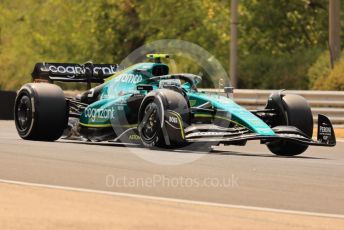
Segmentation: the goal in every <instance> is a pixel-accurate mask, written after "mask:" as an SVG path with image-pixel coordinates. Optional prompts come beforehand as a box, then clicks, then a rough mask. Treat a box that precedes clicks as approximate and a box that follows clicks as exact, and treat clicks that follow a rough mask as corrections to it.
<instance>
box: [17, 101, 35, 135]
mask: <svg viewBox="0 0 344 230" xmlns="http://www.w3.org/2000/svg"><path fill="white" fill-rule="evenodd" d="M16 109H17V111H16V112H17V116H16V119H17V125H18V126H17V127H18V129H19V130H21V131H25V130H27V129H28V128H29V127H30V125H31V122H32V106H31V101H30V98H29V97H28V96H26V95H24V96H23V97H21V98H20V100H19V103H18V105H17V108H16Z"/></svg>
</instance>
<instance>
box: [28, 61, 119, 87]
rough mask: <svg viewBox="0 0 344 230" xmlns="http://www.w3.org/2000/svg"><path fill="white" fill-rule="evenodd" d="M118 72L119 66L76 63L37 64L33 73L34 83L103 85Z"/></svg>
mask: <svg viewBox="0 0 344 230" xmlns="http://www.w3.org/2000/svg"><path fill="white" fill-rule="evenodd" d="M117 71H118V65H113V64H93V63H91V62H87V63H85V64H75V63H45V62H43V63H37V64H36V65H35V68H34V69H33V71H32V74H31V76H32V80H33V81H34V82H39V81H48V82H51V83H53V82H54V81H63V82H86V83H89V84H90V83H103V82H104V79H106V78H108V77H110V76H111V75H113V74H114V73H115V72H117Z"/></svg>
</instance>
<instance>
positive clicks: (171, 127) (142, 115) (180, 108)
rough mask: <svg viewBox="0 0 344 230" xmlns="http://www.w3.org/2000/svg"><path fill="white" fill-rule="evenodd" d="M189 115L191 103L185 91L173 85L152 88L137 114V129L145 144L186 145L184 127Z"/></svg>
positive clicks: (158, 145) (149, 145)
mask: <svg viewBox="0 0 344 230" xmlns="http://www.w3.org/2000/svg"><path fill="white" fill-rule="evenodd" d="M189 119H190V115H189V105H188V102H187V101H186V99H185V97H184V96H183V95H182V94H180V93H178V92H176V91H173V90H170V89H159V90H157V91H153V92H150V93H149V94H147V96H146V97H145V98H144V99H143V101H142V103H141V106H140V109H139V114H138V132H139V135H140V137H141V140H142V143H143V145H144V146H146V147H150V148H152V147H164V148H176V147H183V146H184V145H185V144H186V142H185V141H184V136H183V132H184V127H185V126H186V125H187V124H188V123H189ZM171 123H175V124H171Z"/></svg>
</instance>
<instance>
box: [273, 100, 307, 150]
mask: <svg viewBox="0 0 344 230" xmlns="http://www.w3.org/2000/svg"><path fill="white" fill-rule="evenodd" d="M282 103H283V107H284V109H285V112H286V116H287V124H281V125H290V126H295V127H297V128H298V129H300V130H301V131H302V132H304V133H305V134H306V135H308V137H310V138H311V137H312V134H313V115H312V111H311V109H310V106H309V104H308V102H307V101H306V100H305V99H304V98H303V97H301V96H299V95H294V94H287V95H285V96H283V98H282ZM267 147H268V148H269V150H270V151H271V152H272V153H274V154H276V155H281V156H294V155H299V154H301V153H303V152H304V151H306V150H307V148H308V145H303V144H299V143H295V142H292V141H286V140H283V141H274V142H271V143H268V144H267Z"/></svg>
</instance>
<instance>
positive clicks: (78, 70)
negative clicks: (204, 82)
mask: <svg viewBox="0 0 344 230" xmlns="http://www.w3.org/2000/svg"><path fill="white" fill-rule="evenodd" d="M48 69H49V71H50V72H52V73H68V74H85V68H83V67H81V66H62V65H60V66H55V65H49V68H48ZM116 69H117V67H116V66H113V65H110V67H106V66H105V67H95V68H93V73H95V74H97V73H98V72H99V71H102V72H103V74H107V75H109V74H114V73H115V72H116ZM41 70H42V71H45V67H42V68H41Z"/></svg>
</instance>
